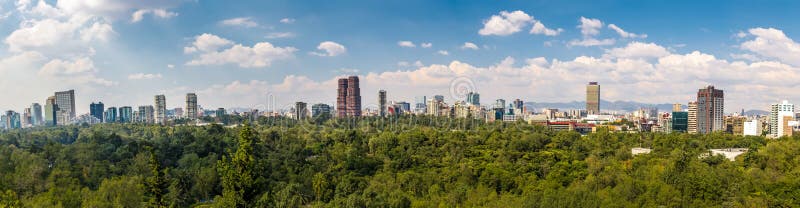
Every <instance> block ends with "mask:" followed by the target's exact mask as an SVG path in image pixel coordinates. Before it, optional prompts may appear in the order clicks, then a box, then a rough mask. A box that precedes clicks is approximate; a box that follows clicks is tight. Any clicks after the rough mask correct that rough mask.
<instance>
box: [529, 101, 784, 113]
mask: <svg viewBox="0 0 800 208" xmlns="http://www.w3.org/2000/svg"><path fill="white" fill-rule="evenodd" d="M525 106H526V107H528V108H529V109H531V108H533V109H535V111H537V112H538V111H540V110H541V109H543V108H558V109H563V110H567V109H585V108H586V102H583V101H572V102H565V103H547V102H542V103H539V102H526V103H525ZM640 108H658V111H660V112H669V111H672V104H671V103H663V104H652V103H640V102H634V101H607V100H600V110H602V111H623V112H633V111H636V110H639V109H640ZM682 108H683V109H686V108H687V106H686V105H682ZM767 114H769V112H767V111H763V110H749V111H746V112H745V115H748V116H749V115H767Z"/></svg>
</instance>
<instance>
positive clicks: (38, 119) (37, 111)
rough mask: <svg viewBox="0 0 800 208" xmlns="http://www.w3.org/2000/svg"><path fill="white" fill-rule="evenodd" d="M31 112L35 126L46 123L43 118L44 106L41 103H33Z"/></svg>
mask: <svg viewBox="0 0 800 208" xmlns="http://www.w3.org/2000/svg"><path fill="white" fill-rule="evenodd" d="M31 113H32V115H31V123H33V125H34V126H41V125H43V124H44V121H43V120H42V106H41V105H39V103H33V104H31Z"/></svg>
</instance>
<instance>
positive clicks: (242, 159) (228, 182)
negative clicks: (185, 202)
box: [218, 123, 257, 207]
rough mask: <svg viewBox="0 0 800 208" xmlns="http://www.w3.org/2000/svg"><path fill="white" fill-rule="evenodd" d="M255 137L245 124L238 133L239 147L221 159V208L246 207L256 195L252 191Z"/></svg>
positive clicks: (250, 128)
mask: <svg viewBox="0 0 800 208" xmlns="http://www.w3.org/2000/svg"><path fill="white" fill-rule="evenodd" d="M254 137H255V135H254V134H253V129H252V127H251V126H250V124H247V123H246V124H245V125H244V126H243V127H242V130H241V131H240V132H239V147H238V148H237V149H236V152H235V153H234V154H233V156H232V157H230V158H228V157H226V156H223V157H222V160H220V161H219V164H218V167H219V173H220V178H221V179H222V180H221V183H222V198H221V200H220V202H219V203H221V205H222V206H223V207H247V206H248V204H249V203H250V202H252V201H253V200H252V199H253V198H255V197H256V195H257V193H255V190H254V189H253V182H254V174H253V171H254V167H255V157H254V156H253V140H254Z"/></svg>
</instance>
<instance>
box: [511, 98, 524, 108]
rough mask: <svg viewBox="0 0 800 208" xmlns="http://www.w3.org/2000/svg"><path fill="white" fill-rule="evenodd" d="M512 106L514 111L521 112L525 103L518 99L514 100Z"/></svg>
mask: <svg viewBox="0 0 800 208" xmlns="http://www.w3.org/2000/svg"><path fill="white" fill-rule="evenodd" d="M513 104H514V109H515V110H522V106H524V105H525V102H522V100H520V99H514V101H513Z"/></svg>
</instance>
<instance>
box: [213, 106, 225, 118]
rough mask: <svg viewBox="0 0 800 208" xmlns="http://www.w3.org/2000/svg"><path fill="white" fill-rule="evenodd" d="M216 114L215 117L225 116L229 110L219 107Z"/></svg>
mask: <svg viewBox="0 0 800 208" xmlns="http://www.w3.org/2000/svg"><path fill="white" fill-rule="evenodd" d="M214 114H215V115H214V116H215V117H217V118H222V117H225V115H226V114H228V112H226V111H225V108H217V111H216V112H214Z"/></svg>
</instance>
